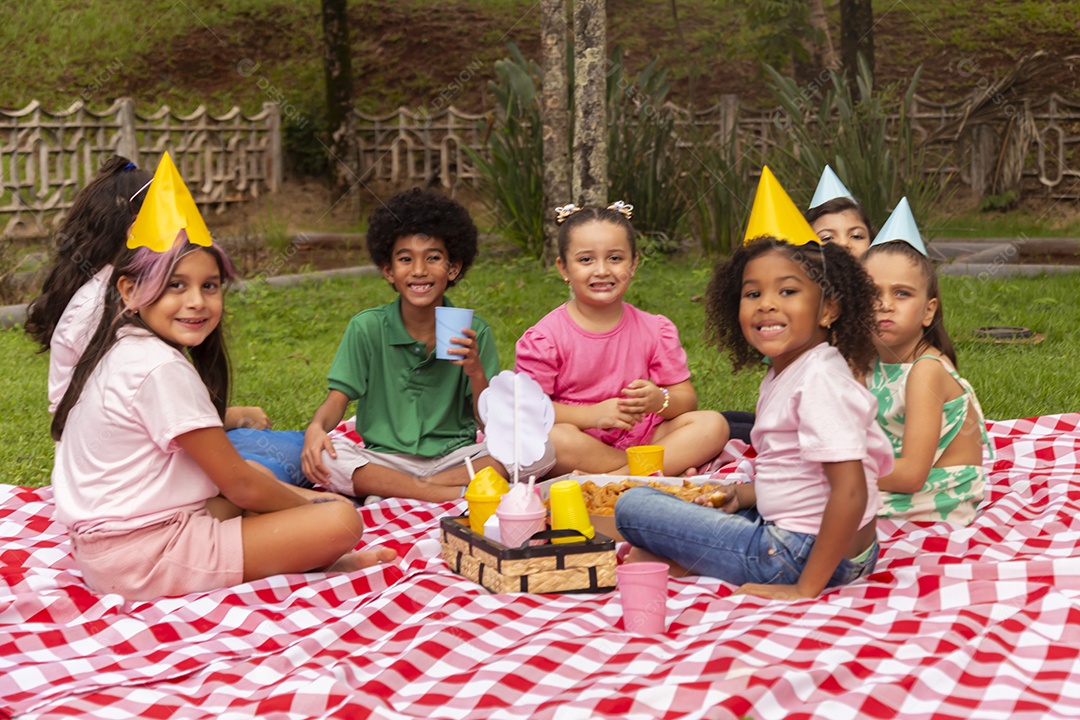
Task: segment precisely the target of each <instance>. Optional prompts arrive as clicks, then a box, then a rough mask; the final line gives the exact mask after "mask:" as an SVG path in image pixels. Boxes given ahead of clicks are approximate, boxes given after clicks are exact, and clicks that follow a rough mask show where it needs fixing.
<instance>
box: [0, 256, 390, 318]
mask: <svg viewBox="0 0 1080 720" xmlns="http://www.w3.org/2000/svg"><path fill="white" fill-rule="evenodd" d="M378 272H379V268H377V267H375V266H374V265H361V266H359V267H350V268H339V269H337V270H319V271H317V272H310V273H299V274H296V275H275V276H273V277H268V278H259V277H258V276H256V277H255V278H254V279H252V280H240V281H239V282H237V283H236V284H235V285H233V288H232V289H233V290H234V291H235V292H244V290H246V289H247V287H248V286H249V285H251V284H253V283H256V282H260V281H265V282H266V284H268V285H273V286H274V287H292V286H293V285H301V284H303V283H307V282H320V281H322V280H329V279H331V278H339V277H359V276H361V275H376V274H378ZM25 321H26V304H25V303H24V304H22V305H3V306H0V329H3V330H7V329H8V328H11V327H14V326H15V325H18V324H20V323H23V322H25Z"/></svg>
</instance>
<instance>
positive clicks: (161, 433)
mask: <svg viewBox="0 0 1080 720" xmlns="http://www.w3.org/2000/svg"><path fill="white" fill-rule="evenodd" d="M122 332H124V335H123V336H122V337H121V338H120V339H119V340H118V341H117V342H116V344H115V345H114V346H113V347H112V348H111V349H110V350H109V352H108V353H106V355H105V357H104V358H102V360H101V362H100V363H99V364H98V366H97V367H96V368H94V371H93V373H91V375H90V377H89V378H88V379H87V382H86V385H85V386H84V387H83V391H82V395H81V396H80V397H79V402H78V403H76V404H75V406H74V407H72V409H71V413H70V414H69V415H68V419H67V426H66V427H65V429H64V435H63V437H62V438H61V439H60V441H59V442H58V443H56V460H55V463H54V465H53V473H52V486H53V490H54V491H55V493H56V515H57V519H58V520H59V521H60V522H62V523H63V524H64V525H66V526H67V527H68V528H69V529H70V530H76V531H87V530H129V529H134V528H138V527H143V526H146V525H150V524H153V523H155V522H160V521H162V520H164V519H166V518H169V517H171V516H172V515H174V514H175V513H176V512H178V511H187V510H196V509H198V508H200V507H203V506H204V505H205V503H206V500H207V499H208V498H211V497H213V496H215V495H217V494H218V488H217V486H216V485H214V483H213V481H211V480H210V478H209V477H208V476H207V475H206V473H204V472H203V471H202V469H201V468H200V467H199V466H198V465H197V464H196V463H195V461H194V460H193V459H191V457H190V456H189V455H188V454H187V453H185V452H184V451H183V450H181V449H180V446H179V445H177V444H176V442H175V438H176V437H177V436H179V435H183V434H184V433H187V432H190V431H192V430H198V429H200V428H207V427H221V418H220V417H218V414H217V410H216V409H215V408H214V405H213V403H211V402H210V394H209V392H208V391H207V389H206V386H205V385H204V384H203V382H202V379H201V378H200V377H199V374H198V372H197V371H196V370H195V368H194V366H193V365H192V364H191V363H190V362H189V361H188V359H187V358H186V357H185V356H184V355H183V354H182V353H181V352H180V351H179V350H177V349H176V348H173V347H171V346H169V345H167V344H166V343H164V342H162V341H161V340H160V339H158V338H157V337H155V336H154V335H152V334H150V333H149V332H147V331H145V330H141V329H130V330H124V331H122Z"/></svg>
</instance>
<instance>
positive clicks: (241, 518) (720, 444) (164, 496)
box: [27, 155, 985, 599]
mask: <svg viewBox="0 0 1080 720" xmlns="http://www.w3.org/2000/svg"><path fill="white" fill-rule="evenodd" d="M830 193H831V195H830ZM825 195H830V196H829V197H824V196H825ZM763 197H767V198H768V200H767V201H763V200H762V198H763ZM766 205H767V206H766ZM823 208H824V209H825V210H823ZM906 209H907V205H906V202H902V203H901V204H900V206H898V209H897V213H900V212H901V211H904V210H906ZM907 212H908V214H910V211H907ZM557 214H558V221H559V223H560V229H559V239H558V259H557V261H556V265H557V268H558V271H559V273H560V275H561V276H562V278H563V280H564V281H565V282H566V284H567V285H568V286H569V291H570V297H569V299H568V301H567V302H566V303H565V304H563V305H560V306H559V307H558V308H556V309H554V310H553V311H551V312H550V313H548V314H547V315H546V316H545V317H543V318H542V319H540V321H539V322H537V323H536V325H534V326H533V327H532V328H530V329H529V330H528V331H526V333H525V334H524V335H523V336H522V337H521V338H520V339H519V340H518V342H517V346H516V357H515V369H516V370H517V371H519V372H523V373H527V374H528V375H530V376H531V377H532V378H534V379H535V380H536V381H537V382H538V383H539V384H540V386H541V388H542V389H543V390H544V392H545V393H547V394H548V395H549V396H550V398H551V400H552V403H553V405H554V411H555V424H554V426H553V428H552V431H551V433H550V436H549V438H548V444H547V452H546V453H545V454H544V457H543V458H542V459H541V460H539V461H538V462H536V463H534V464H532V465H530V466H529V467H526V468H520V472H521V473H522V474H526V475H528V474H534V475H536V476H538V477H543V476H545V475H557V474H563V473H566V472H571V471H575V470H579V471H584V472H590V473H625V472H627V455H626V450H627V448H629V447H631V446H635V445H644V444H656V445H661V446H663V447H664V448H665V453H664V474H665V475H679V474H691V475H692V474H696V473H697V472H698V470H699V468H701V467H702V466H704V465H705V464H707V463H708V462H709V461H710V460H712V459H713V458H715V457H716V456H717V455H719V453H720V452H721V451H722V449H723V448H724V446H725V445H726V444H727V442H728V440H729V438H731V437H732V436H733V435H735V436H743V433H744V432H745V431H746V430H749V436H748V438H747V439H749V440H750V441H751V443H752V445H753V446H754V448H755V450H756V454H757V456H756V458H755V461H754V467H753V471H752V473H751V476H750V477H747V478H745V479H746V480H747V482H744V483H740V484H735V485H732V486H730V487H729V492H727V493H724V494H723V495H722V497H719V498H717V497H707V498H706V497H703V498H699V500H698V502H696V503H693V504H690V503H685V502H682V501H680V500H677V499H674V498H672V497H670V496H668V495H665V494H663V493H659V492H656V491H651V490H649V489H647V488H634V489H632V490H630V491H628V492H626V493H624V495H623V496H622V497H621V498H620V500H619V502H618V503H617V505H616V509H615V513H616V514H615V520H616V524H617V526H618V527H619V530H620V532H621V533H622V534H623V536H624V537H626V538H627V539H628V540H629V541H630V543H631V545H632V546H633V550H632V551H631V556H630V559H631V560H633V559H642V558H651V557H658V558H660V559H663V560H665V561H667V562H669V563H670V564H671V566H672V569H673V572H693V573H699V574H706V575H711V576H714V577H717V578H720V579H722V580H725V581H728V582H731V583H735V584H738V585H740V586H741V591H742V592H748V593H754V594H761V595H770V596H782V597H797V596H815V595H817V594H819V593H820V592H821V591H822V590H823V589H824V588H825V587H828V586H832V585H837V584H844V583H848V582H851V581H852V580H854V579H856V578H859V577H863V576H865V575H866V574H868V573H869V572H871V571H872V570H873V567H874V564H875V562H876V559H877V553H878V546H877V541H876V532H875V518H876V517H878V516H879V515H891V516H897V517H904V518H908V519H915V520H937V519H945V520H950V521H955V522H961V523H968V522H970V521H971V520H972V519H973V517H974V511H975V508H976V507H977V505H978V503H979V501H980V500H981V498H982V491H983V481H984V476H983V470H982V454H983V446H984V443H985V429H984V428H985V425H984V423H983V421H982V416H981V412H980V410H979V407H978V403H977V401H976V400H975V397H974V393H973V392H972V390H971V387H970V385H968V384H967V383H966V381H964V380H963V379H961V378H960V377H959V375H957V373H956V358H955V352H954V351H953V348H952V344H951V342H950V341H949V339H948V335H947V334H946V333H945V329H944V326H943V324H942V310H941V298H940V296H939V293H938V288H937V281H936V275H935V272H934V267H933V265H932V264H931V262H930V261H929V259H928V258H927V257H926V253H925V247H924V246H923V245H922V241H921V239H919V238H918V231H917V228H915V226H914V222H913V221H910V222H907V218H902V220H903V221H904V222H901V221H900V220H898V221H897V222H895V223H894V222H893V220H892V219H890V221H889V223H886V225H885V227H883V230H882V233H879V234H878V235H877V237H876V240H875V239H874V234H873V227H872V225H871V224H870V222H869V219H868V218H866V217H865V213H863V212H862V209H861V207H860V206H859V205H858V203H857V202H856V201H855V199H854V198H853V197H852V196H851V194H850V193H849V192H847V191H846V188H843V187H842V184H840V183H839V180H838V179H837V178H835V176H834V175H833V174H832V172H831V170H829V169H828V168H826V175H825V176H824V177H823V182H822V184H821V185H820V186H819V191H818V193H817V194H815V200H814V202H812V209H811V211H810V212H809V213H808V214H807V216H806V218H804V217H803V215H802V214H800V213H798V211H796V210H795V209H794V205H793V204H792V203H791V201H790V199H788V198H787V196H786V194H785V193H784V192H783V190H782V188H780V187H779V184H778V183H776V181H775V178H773V177H772V174H771V172H770V171H769V170H768V168H764V170H763V174H762V181H761V186H759V195H758V200H756V201H755V207H754V210H753V213H752V217H751V223H750V230H748V233H747V241H746V243H745V244H744V246H743V247H742V248H740V249H739V250H737V251H736V252H735V253H734V254H733V255H732V256H731V258H730V259H729V260H727V261H726V262H725V263H722V264H720V265H718V266H717V268H716V270H715V273H714V276H713V279H712V282H711V283H710V286H709V291H708V295H707V300H708V302H707V326H708V328H709V329H710V331H711V333H712V337H713V338H714V340H715V341H716V344H717V346H718V348H719V349H721V350H726V351H728V352H729V354H730V355H731V357H732V360H733V365H734V367H735V369H736V370H738V369H742V368H745V367H749V366H752V365H755V364H758V363H762V362H764V363H766V364H768V366H769V369H768V371H767V373H766V376H765V379H764V380H763V381H762V385H761V392H760V397H759V400H758V403H757V408H756V412H755V413H754V414H747V413H731V414H729V413H724V414H722V413H719V412H716V411H713V410H699V409H698V400H697V395H696V393H695V390H694V386H693V384H692V382H691V377H690V370H689V367H688V365H687V359H686V352H685V351H684V349H683V347H682V344H681V341H680V339H679V333H678V330H677V329H676V328H675V326H674V324H673V323H672V322H671V321H670V320H668V319H667V318H665V317H663V316H661V315H654V314H650V313H647V312H644V311H642V310H640V309H638V308H636V307H634V306H632V305H630V304H629V303H626V302H624V300H623V296H624V294H625V293H626V291H627V289H628V287H629V285H630V283H631V280H632V278H633V276H634V274H635V272H636V270H637V265H638V259H639V256H638V252H637V247H636V244H635V237H636V233H635V231H634V228H633V225H632V224H631V217H632V207H631V206H629V205H627V204H625V203H622V202H616V203H613V204H612V205H610V206H608V207H606V208H598V207H594V208H577V207H575V206H574V205H565V206H562V207H560V208H558V209H557ZM894 217H897V215H895V214H894ZM808 219H809V220H810V221H811V222H808ZM811 223H812V224H811ZM893 226H895V227H896V228H897V229H898V232H896V233H892V230H890V229H889V228H891V227H893ZM129 228H130V229H129ZM912 233H914V234H912ZM892 234H895V237H893V236H887V235H892ZM60 237H61V238H62V239H65V241H66V242H68V246H67V247H66V248H65V249H61V250H62V251H61V252H60V253H59V257H58V259H57V261H56V264H55V265H54V268H53V271H52V273H51V274H50V276H49V278H48V280H47V281H46V284H45V288H44V291H43V294H42V296H41V297H40V298H39V299H38V300H36V301H35V302H34V303H32V305H31V307H30V311H29V314H28V321H27V330H28V331H29V332H31V334H32V335H33V336H34V337H35V339H37V340H38V341H39V342H40V343H41V345H42V347H43V349H47V350H50V353H51V355H50V372H49V392H50V402H51V403H52V406H51V409H52V410H54V412H55V415H54V419H53V425H52V434H53V437H54V439H55V441H56V461H55V464H54V470H53V477H52V482H53V486H54V487H55V490H56V500H57V513H58V517H59V519H60V520H61V521H62V522H63V523H64V524H65V525H67V527H68V529H69V533H70V535H71V540H72V550H73V554H74V556H75V559H76V561H77V563H78V566H79V568H80V570H81V571H82V573H83V576H84V578H85V580H86V582H87V584H88V585H90V587H91V588H93V589H94V590H97V591H101V592H117V593H119V594H121V595H124V596H125V597H128V598H132V599H144V598H151V597H156V596H159V595H166V594H179V593H185V592H193V591H200V590H207V589H212V588H216V587H223V586H227V585H230V584H235V583H238V582H241V581H246V580H251V579H255V578H259V577H265V576H267V575H271V574H276V573H284V572H302V571H306V570H314V569H329V570H346V571H347V570H351V569H356V568H360V567H366V566H369V565H372V564H374V563H379V562H387V561H391V560H392V559H393V558H394V555H393V553H392V551H389V550H385V549H377V550H366V551H360V552H357V551H355V550H354V548H355V547H356V545H357V544H358V542H359V539H360V535H361V533H362V530H363V528H362V526H361V523H360V520H359V515H358V514H357V512H356V511H355V506H354V504H353V502H352V501H351V500H353V499H355V500H357V501H363V499H364V498H378V497H386V496H398V497H411V498H416V499H420V500H428V501H448V500H454V499H456V498H458V497H460V496H461V495H462V494H463V493H464V490H465V486H466V485H467V484H468V482H469V472H468V471H467V470H466V460H468V464H471V465H472V466H473V470H477V469H480V468H483V467H487V466H492V467H494V468H495V469H496V470H499V471H501V472H503V473H504V474H505V473H507V472H508V471H510V470H512V469H511V468H504V467H503V466H502V465H501V464H499V463H498V462H497V461H496V460H495V459H494V458H492V457H490V455H489V454H488V453H487V449H486V446H485V444H484V443H483V441H482V430H483V428H482V426H481V425H480V424H479V423H478V413H477V412H476V403H477V400H478V398H479V396H480V394H481V393H482V392H483V390H484V389H485V388H486V387H487V384H488V381H489V379H490V378H491V377H492V376H493V375H495V374H496V373H497V372H498V371H499V368H500V363H499V358H498V355H497V352H496V349H495V345H494V341H493V337H492V330H491V328H490V326H489V325H488V324H487V323H485V322H484V321H483V320H482V319H481V318H479V317H477V316H475V315H474V319H473V321H472V325H471V327H466V328H462V329H461V332H460V336H459V337H456V338H454V343H455V345H454V347H453V349H451V350H450V353H451V354H453V355H455V356H457V359H454V360H450V361H446V360H439V359H437V358H436V357H435V353H434V346H435V310H436V308H437V307H440V306H443V305H450V304H451V303H450V301H449V299H448V298H447V297H446V291H447V290H448V289H449V288H452V287H453V286H454V285H455V284H456V283H457V282H459V281H460V280H461V279H462V278H463V277H464V275H465V273H466V272H467V271H468V269H469V267H470V265H471V264H472V263H473V261H474V259H475V257H476V253H477V231H476V227H475V225H474V224H473V222H472V220H471V218H470V217H469V214H468V212H467V211H466V210H465V208H463V207H462V206H461V205H460V204H458V203H456V202H455V201H453V200H451V199H449V198H446V197H444V196H441V195H438V194H434V193H430V192H424V191H420V190H411V191H407V192H404V193H400V194H398V195H396V196H394V197H393V198H391V199H389V200H388V201H387V202H386V203H385V204H383V205H381V206H380V207H379V208H378V209H377V210H376V211H375V212H374V213H373V214H372V216H371V218H370V221H369V228H368V249H369V252H370V254H371V257H372V260H373V262H374V263H375V264H376V265H377V266H378V267H379V268H380V270H381V272H382V275H383V278H384V279H385V280H386V282H387V283H388V284H389V285H390V286H392V287H393V288H394V290H395V292H396V298H395V300H394V301H393V302H391V303H388V304H386V305H383V306H380V307H377V308H371V309H367V310H363V311H361V312H360V313H359V314H357V315H356V316H355V317H354V318H353V319H352V320H351V321H350V322H349V325H348V326H347V328H346V330H345V334H344V336H343V338H342V340H341V343H340V345H339V348H338V351H337V354H336V356H335V358H334V360H333V363H332V364H331V368H330V373H329V376H328V385H329V391H328V394H327V397H326V399H325V401H324V402H323V403H322V405H320V406H319V407H318V409H317V410H316V411H315V413H314V416H313V419H312V421H311V423H310V424H309V426H308V427H307V429H306V430H305V431H304V432H303V433H281V432H278V431H273V430H270V429H269V419H268V418H267V417H266V414H265V413H264V412H263V411H262V410H261V409H260V408H241V409H234V408H228V407H227V399H228V394H229V385H230V377H229V367H228V359H227V353H226V350H225V343H224V337H223V333H222V328H221V317H222V311H223V295H224V292H225V288H226V286H227V284H228V282H229V281H230V280H231V279H232V277H233V274H234V273H233V270H232V267H231V265H230V263H229V261H228V258H227V257H226V255H225V253H224V252H223V251H222V250H221V249H220V248H219V247H218V246H217V245H215V244H214V243H213V242H212V240H211V239H210V235H209V232H208V231H207V230H206V226H205V224H204V223H203V221H202V218H201V217H199V215H198V211H197V209H195V205H194V202H193V201H192V200H191V197H190V194H189V193H188V192H187V189H186V188H185V187H184V184H183V181H182V179H181V178H180V176H179V173H178V172H177V171H176V169H175V167H174V166H173V165H172V162H171V160H169V158H168V156H167V155H166V156H165V157H164V158H163V159H162V162H161V164H160V165H159V167H158V170H157V172H156V173H155V175H154V176H153V178H152V180H151V179H150V177H149V174H148V173H145V172H143V171H141V170H139V169H137V168H135V167H134V165H133V164H131V163H129V162H127V161H126V160H124V159H123V158H114V159H113V160H112V161H110V163H108V164H106V165H105V166H104V168H103V170H102V172H101V174H100V175H99V176H98V178H95V180H94V181H93V182H91V183H90V184H89V185H88V186H87V187H86V188H85V189H84V190H83V191H82V192H81V193H80V195H79V196H78V197H77V198H76V201H75V204H74V206H73V208H72V211H71V212H70V213H69V215H68V219H67V223H66V226H65V230H64V232H62V233H61V235H60ZM871 240H874V242H873V244H872V246H871ZM864 253H865V254H864ZM860 255H863V257H861V258H860ZM353 402H355V403H356V415H355V418H353V419H352V420H350V421H348V422H346V423H342V420H343V418H344V417H345V414H346V411H347V409H348V407H349V406H350V405H351V404H352V403H353ZM230 413H231V414H232V417H231V416H230ZM909 418H911V421H910V422H909V421H908V419H909ZM729 419H731V420H732V422H730V423H729ZM230 425H247V426H248V427H247V428H243V430H244V432H245V433H247V434H237V435H230V434H227V433H226V432H224V431H223V428H224V427H229V426H230ZM751 427H752V429H750V428H751ZM298 469H302V471H303V473H302V475H301V474H300V473H299V472H298ZM310 483H314V485H316V486H317V488H316V489H315V490H309V489H308V488H307V487H305V485H309V484H310Z"/></svg>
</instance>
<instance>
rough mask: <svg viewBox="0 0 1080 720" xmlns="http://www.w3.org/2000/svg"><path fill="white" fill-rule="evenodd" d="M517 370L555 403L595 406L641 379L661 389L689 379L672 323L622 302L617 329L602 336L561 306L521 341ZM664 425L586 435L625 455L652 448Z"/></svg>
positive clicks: (652, 417)
mask: <svg viewBox="0 0 1080 720" xmlns="http://www.w3.org/2000/svg"><path fill="white" fill-rule="evenodd" d="M515 369H516V370H518V371H519V372H525V373H528V374H529V375H530V376H532V378H533V379H534V380H536V381H537V382H538V383H540V387H541V388H543V390H544V392H545V393H547V394H548V395H549V396H550V397H551V400H552V402H556V403H561V404H564V405H595V404H597V403H600V402H603V401H605V400H610V399H611V398H613V397H622V390H623V388H625V387H626V386H627V385H629V384H630V383H631V382H633V381H634V380H638V379H648V380H652V381H653V382H654V383H656V384H657V385H660V386H662V387H663V386H668V385H675V384H676V383H681V382H683V381H685V380H689V379H690V368H689V367H688V366H687V364H686V351H685V350H683V347H682V344H681V343H680V342H679V331H678V330H676V329H675V325H674V323H672V322H671V321H670V320H668V319H667V318H666V317H664V316H663V315H653V314H651V313H647V312H644V311H642V310H639V309H637V308H636V307H634V306H633V305H631V304H629V303H623V316H622V319H621V320H620V321H619V324H618V325H616V326H615V327H613V328H612V329H611V330H608V331H607V332H602V333H594V332H589V331H587V330H585V329H583V328H582V327H581V326H580V325H578V324H577V323H576V322H574V321H573V319H572V318H571V317H570V313H569V311H568V310H567V308H566V305H560V306H559V307H557V308H555V309H554V310H552V311H551V312H549V313H548V314H547V315H545V316H544V317H543V318H541V320H540V322H538V323H536V324H535V325H533V326H532V327H531V328H529V329H528V330H526V331H525V334H524V335H522V336H521V339H520V340H518V341H517V355H516V358H515ZM663 421H664V419H663V418H662V417H660V416H659V415H656V414H649V415H646V416H645V417H644V418H642V420H641V422H639V423H638V424H637V425H635V426H634V427H633V429H631V430H629V431H626V430H595V429H594V430H587V431H586V432H588V433H589V434H590V435H592V436H593V437H596V438H598V439H599V440H601V441H603V442H605V443H607V444H608V445H612V446H614V447H618V448H620V449H624V450H625V449H626V448H628V447H631V446H633V445H641V444H645V443H648V442H649V441H650V440H651V439H652V434H653V430H654V429H655V428H656V426H657V425H659V424H660V423H662V422H663Z"/></svg>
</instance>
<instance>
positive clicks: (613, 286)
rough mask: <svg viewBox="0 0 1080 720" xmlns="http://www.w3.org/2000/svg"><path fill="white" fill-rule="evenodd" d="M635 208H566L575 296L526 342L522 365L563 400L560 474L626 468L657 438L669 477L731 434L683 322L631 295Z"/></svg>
mask: <svg viewBox="0 0 1080 720" xmlns="http://www.w3.org/2000/svg"><path fill="white" fill-rule="evenodd" d="M631 210H632V207H631V206H629V205H626V204H624V203H621V202H619V203H615V204H613V205H611V206H609V207H608V208H606V209H600V208H582V209H578V208H575V207H574V206H573V205H568V206H565V207H562V208H557V212H559V220H560V229H559V258H558V260H556V265H557V266H558V269H559V273H560V274H561V275H562V277H563V280H564V281H565V282H566V284H567V285H569V286H570V290H571V297H570V300H569V301H568V302H566V303H565V304H564V305H560V306H559V307H557V308H555V309H554V310H552V311H551V312H550V313H548V314H547V315H546V316H545V317H544V318H543V319H541V320H540V322H538V323H537V324H536V325H534V326H533V327H531V328H530V329H529V330H528V331H526V332H525V334H524V335H523V336H522V337H521V339H520V340H518V342H517V354H516V369H517V370H518V371H519V372H526V373H528V374H529V375H531V376H532V377H533V378H534V379H535V380H536V381H537V382H538V383H540V387H542V388H543V389H544V392H546V393H547V394H548V395H549V396H550V397H551V400H552V402H553V403H554V405H555V426H554V427H553V428H552V430H551V436H550V437H551V441H552V443H553V444H554V446H555V458H556V461H555V467H554V468H553V470H552V474H555V475H558V474H562V473H566V472H570V471H572V470H580V471H582V472H588V473H614V474H621V473H626V472H627V471H628V469H629V468H628V465H627V459H626V449H627V448H629V447H632V446H635V445H648V444H654V445H661V446H663V447H664V471H663V474H664V475H679V474H682V473H685V472H687V471H691V472H696V468H697V467H698V466H699V465H701V464H703V463H705V462H707V461H708V460H710V459H712V458H713V457H715V456H716V455H718V454H719V453H720V451H721V450H723V448H724V444H725V443H726V442H727V440H728V426H727V422H726V421H725V420H724V418H723V417H722V416H721V415H720V414H719V413H717V412H713V411H706V410H698V409H697V394H696V393H695V392H694V386H693V384H692V383H691V382H690V368H689V367H688V366H687V364H686V352H685V351H684V350H683V348H682V344H681V343H680V342H679V333H678V330H676V329H675V325H674V324H673V323H672V322H671V321H670V320H668V319H667V318H666V317H664V316H663V315H653V314H651V313H647V312H644V311H642V310H639V309H638V308H636V307H634V306H633V305H631V304H629V303H626V302H623V295H624V294H625V293H626V290H627V289H628V288H629V287H630V281H631V278H633V276H634V273H635V272H636V270H637V265H638V253H637V247H636V245H635V242H634V236H635V232H634V228H633V226H632V225H631V224H630V211H631Z"/></svg>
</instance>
